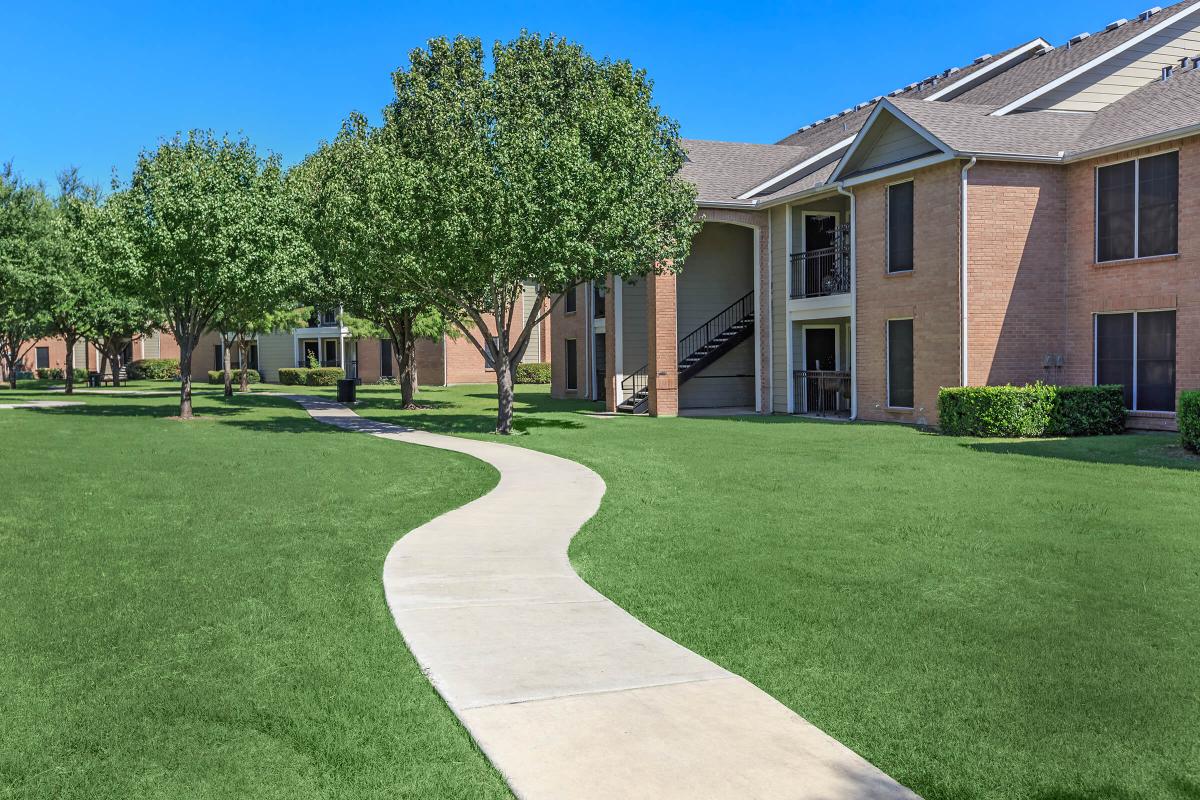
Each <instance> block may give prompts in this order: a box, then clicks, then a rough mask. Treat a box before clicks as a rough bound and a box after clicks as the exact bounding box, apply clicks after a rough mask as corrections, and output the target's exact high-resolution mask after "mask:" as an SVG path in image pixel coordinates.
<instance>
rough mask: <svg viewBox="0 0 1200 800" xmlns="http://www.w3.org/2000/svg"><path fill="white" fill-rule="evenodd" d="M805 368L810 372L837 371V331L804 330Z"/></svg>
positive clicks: (825, 329)
mask: <svg viewBox="0 0 1200 800" xmlns="http://www.w3.org/2000/svg"><path fill="white" fill-rule="evenodd" d="M804 368H805V369H806V370H808V371H809V372H813V371H816V370H824V371H830V370H836V369H837V331H836V330H834V329H833V328H805V329H804Z"/></svg>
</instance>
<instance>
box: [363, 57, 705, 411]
mask: <svg viewBox="0 0 1200 800" xmlns="http://www.w3.org/2000/svg"><path fill="white" fill-rule="evenodd" d="M492 60H493V64H494V67H493V70H492V71H491V72H490V73H488V72H487V71H486V70H485V67H484V55H483V48H482V46H481V44H480V42H479V40H478V39H467V38H464V37H458V38H456V39H454V40H453V41H447V40H446V39H434V40H431V41H430V42H429V45H428V49H427V50H414V51H413V52H412V53H411V55H410V66H409V68H408V69H407V70H404V69H401V70H398V71H397V72H396V73H395V75H394V76H393V78H394V82H395V87H396V99H395V102H394V103H393V104H392V105H391V106H389V107H388V109H386V111H385V124H384V127H383V133H382V136H384V137H385V138H386V139H387V141H388V143H389V146H390V147H391V148H394V150H395V151H396V152H397V153H398V156H397V157H396V158H395V159H394V162H395V163H402V164H404V165H405V166H404V172H403V174H404V176H405V181H404V186H405V188H406V190H407V191H409V192H411V207H412V208H413V209H414V216H415V218H416V219H417V220H418V221H419V224H418V225H416V226H415V233H414V236H413V238H412V241H411V242H409V247H410V248H412V252H413V253H414V254H415V255H416V257H414V258H412V259H410V260H407V261H406V262H405V263H404V267H405V271H406V276H405V277H406V282H407V283H408V284H410V285H414V286H417V287H419V288H420V289H421V290H422V291H424V292H427V293H428V294H429V295H430V296H431V297H432V298H434V299H435V301H436V304H437V306H438V307H439V308H440V309H441V310H442V311H443V312H446V313H447V318H448V319H449V321H450V322H451V324H454V325H455V326H456V327H458V329H459V330H460V331H461V332H462V333H463V335H465V336H466V337H467V338H468V339H469V340H470V341H471V342H472V343H473V344H474V345H475V347H476V348H477V349H478V350H479V352H480V353H481V354H482V355H483V357H484V358H485V359H487V360H488V361H489V362H490V363H491V364H492V365H493V366H494V368H495V371H496V387H497V397H498V412H497V420H496V431H497V433H501V434H507V433H510V432H511V430H512V416H513V382H514V378H515V375H514V373H515V370H516V366H517V364H519V363H520V361H521V357H522V356H523V355H524V352H525V349H526V347H527V346H528V344H529V337H530V334H531V333H532V332H533V329H534V326H535V325H537V324H538V323H539V322H540V321H541V320H542V319H543V318H544V317H545V316H546V315H547V314H549V313H550V310H551V308H552V307H553V304H551V305H550V306H547V304H546V299H547V298H548V297H549V296H550V295H552V294H558V293H561V292H562V291H563V290H564V289H567V288H570V287H573V286H576V285H578V284H581V283H585V282H588V281H602V280H605V278H606V277H607V276H608V275H616V276H619V277H621V278H625V279H633V278H635V277H638V276H643V275H646V274H649V273H652V272H656V273H663V272H675V271H677V270H678V269H679V268H680V267H681V265H682V263H683V260H684V258H685V257H686V256H687V254H688V251H689V249H690V247H691V240H692V237H693V236H694V235H695V233H696V231H697V230H698V227H699V223H698V222H697V221H696V206H695V190H694V189H693V188H692V187H691V186H689V185H688V184H686V183H684V182H683V181H681V180H679V179H678V176H677V174H678V172H679V169H680V167H681V166H682V165H683V162H684V153H683V150H682V148H681V146H680V142H679V132H678V125H677V124H676V123H675V122H674V121H673V120H671V119H669V118H668V117H666V116H664V115H663V114H662V113H660V111H659V109H658V108H657V107H656V106H655V105H654V104H653V101H652V97H651V83H650V81H649V80H648V79H647V77H646V74H645V72H643V71H641V70H635V69H634V68H633V67H632V66H631V65H630V64H629V63H628V62H625V61H608V60H603V61H597V60H595V59H593V58H591V57H590V56H588V55H587V54H586V53H585V52H584V51H583V49H582V48H581V47H580V46H579V45H576V44H572V43H570V42H567V41H565V40H563V39H560V38H557V37H554V36H551V37H549V38H545V39H543V38H542V37H540V36H538V35H535V34H529V33H522V34H521V36H520V37H518V38H517V39H515V40H513V41H511V42H509V43H507V44H502V43H499V42H497V43H496V44H495V45H494V46H493V48H492ZM530 281H532V282H533V283H535V284H536V285H537V287H538V297H537V302H536V303H535V310H534V311H533V313H530V314H529V315H528V316H527V318H526V319H524V320H522V319H520V318H519V316H518V315H517V314H516V309H517V308H518V306H519V304H520V302H521V296H522V288H523V284H524V283H526V282H530ZM558 297H559V298H561V294H558ZM557 301H558V299H557V298H556V300H555V302H557Z"/></svg>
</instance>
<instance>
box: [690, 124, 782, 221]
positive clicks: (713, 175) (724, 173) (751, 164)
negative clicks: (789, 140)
mask: <svg viewBox="0 0 1200 800" xmlns="http://www.w3.org/2000/svg"><path fill="white" fill-rule="evenodd" d="M683 149H684V151H685V152H686V153H687V161H686V162H684V165H683V169H682V170H681V171H680V177H682V178H683V179H684V180H686V181H688V182H689V183H691V184H692V185H694V186H695V187H696V193H697V201H698V202H699V203H700V204H701V205H704V204H706V203H708V204H712V203H718V204H725V203H728V204H733V205H736V204H737V203H738V201H737V199H736V198H737V196H738V195H739V194H741V193H743V192H744V191H745V190H746V189H748V188H750V187H751V186H754V185H755V184H757V183H760V182H762V181H763V180H765V179H767V178H769V177H771V176H772V175H776V174H778V173H779V172H780V171H782V170H784V169H786V168H787V167H789V166H791V165H792V164H794V163H796V162H798V161H801V160H803V156H804V153H805V152H806V150H805V149H804V148H800V147H790V146H788V145H778V144H745V143H742V142H713V141H707V140H704V139H684V140H683ZM744 205H752V204H751V203H749V202H746V203H744Z"/></svg>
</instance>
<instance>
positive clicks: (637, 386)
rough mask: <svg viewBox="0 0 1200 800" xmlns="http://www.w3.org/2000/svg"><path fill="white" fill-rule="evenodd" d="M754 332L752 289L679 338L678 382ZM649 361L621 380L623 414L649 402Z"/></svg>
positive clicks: (640, 409) (635, 411) (639, 410)
mask: <svg viewBox="0 0 1200 800" xmlns="http://www.w3.org/2000/svg"><path fill="white" fill-rule="evenodd" d="M753 333H754V292H750V293H749V294H747V295H746V296H745V297H742V298H740V299H738V300H736V301H734V302H733V303H731V304H730V305H729V306H728V307H727V308H725V309H724V310H723V311H721V312H720V313H719V314H717V315H716V316H714V317H713V318H712V319H710V320H709V321H708V322H706V323H704V324H703V325H701V326H700V327H698V328H696V329H695V330H694V331H692V332H691V333H689V334H688V335H687V336H684V337H683V338H682V339H680V340H679V353H680V358H679V385H680V386H682V385H683V384H685V383H687V382H688V380H690V379H691V378H692V377H693V376H695V375H697V374H698V373H699V372H700V371H701V370H703V369H704V368H705V367H707V366H709V365H710V364H712V363H713V362H714V361H716V360H717V359H719V358H720V357H721V356H723V355H725V354H726V353H728V352H729V351H730V350H732V349H733V348H735V347H737V346H738V345H739V344H741V343H742V342H744V341H746V340H747V339H749V338H750V336H751V335H752V334H753ZM648 378H649V372H648V365H647V366H643V367H642V368H641V369H639V370H637V371H636V372H633V373H631V374H629V375H626V376H625V377H624V379H622V380H621V394H622V396H623V397H624V398H625V399H624V400H623V401H621V403H620V404H619V405H618V406H617V411H618V412H620V413H623V414H642V413H645V412H646V410H647V407H648V406H649V400H650V386H649V380H648Z"/></svg>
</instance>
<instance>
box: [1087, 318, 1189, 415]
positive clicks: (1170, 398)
mask: <svg viewBox="0 0 1200 800" xmlns="http://www.w3.org/2000/svg"><path fill="white" fill-rule="evenodd" d="M1096 383H1097V384H1111V383H1115V384H1120V385H1121V386H1123V387H1125V407H1126V408H1129V409H1132V410H1134V411H1174V410H1175V312H1174V311H1136V312H1133V313H1129V314H1097V315H1096Z"/></svg>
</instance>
